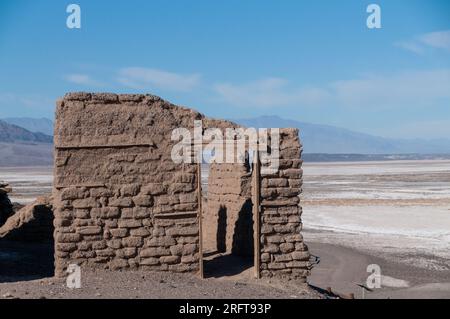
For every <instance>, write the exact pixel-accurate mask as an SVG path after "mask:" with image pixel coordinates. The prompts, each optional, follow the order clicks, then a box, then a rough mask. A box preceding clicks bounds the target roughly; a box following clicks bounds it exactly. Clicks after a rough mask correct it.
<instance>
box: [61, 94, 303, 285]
mask: <svg viewBox="0 0 450 319" xmlns="http://www.w3.org/2000/svg"><path fill="white" fill-rule="evenodd" d="M195 120H203V121H204V122H203V124H204V126H205V128H208V127H211V128H219V129H224V128H226V127H236V125H235V124H234V123H231V122H227V121H220V120H213V119H208V118H205V117H204V116H203V115H202V114H200V113H198V112H196V111H194V110H191V109H186V108H182V107H178V106H175V105H173V104H170V103H169V102H167V101H164V100H162V99H160V98H159V97H156V96H153V95H116V94H105V93H103V94H89V93H70V94H67V95H66V96H65V97H64V98H63V99H62V100H61V101H59V102H58V103H57V110H56V123H55V134H54V135H55V172H54V191H53V197H54V203H53V205H54V214H55V220H54V225H55V234H54V235H55V273H56V275H63V274H64V272H65V269H66V268H67V266H68V265H69V264H71V263H77V264H80V265H82V266H88V267H102V268H109V269H127V268H130V269H136V268H142V269H149V270H158V271H177V272H197V271H198V270H199V269H201V267H200V261H201V254H202V252H201V251H200V213H199V208H200V207H199V205H198V203H199V202H200V198H199V196H200V189H199V183H198V177H199V175H200V172H199V171H198V170H199V165H197V164H194V163H193V164H185V163H183V164H176V163H174V162H173V160H172V158H171V151H172V148H173V146H174V145H175V143H178V141H171V135H172V131H173V130H174V129H176V128H180V127H182V128H187V129H188V130H191V131H193V125H194V121H195ZM281 132H282V134H281V137H280V141H281V150H280V154H281V160H280V168H281V169H280V171H279V172H277V173H275V174H271V175H263V176H261V181H260V189H255V188H254V186H252V185H253V184H252V182H251V179H252V175H251V173H250V172H249V167H248V164H247V165H241V164H217V165H216V164H212V165H211V171H210V174H211V175H210V182H209V191H208V197H209V198H208V204H207V212H206V216H205V220H207V219H208V218H212V220H215V221H216V222H217V223H218V222H219V220H220V217H221V216H220V214H223V210H222V213H221V209H223V208H225V209H226V214H225V221H226V222H225V229H226V233H227V234H229V235H226V236H225V238H224V239H223V240H222V241H221V240H220V239H219V237H218V234H217V233H216V234H212V233H210V232H209V231H210V229H209V228H205V227H203V235H204V240H203V244H204V245H205V246H206V247H208V245H210V247H211V246H212V247H215V248H217V247H218V246H219V247H218V248H221V249H222V250H223V249H225V251H229V250H230V249H231V250H233V247H235V251H234V252H235V253H237V254H247V253H248V252H249V251H251V250H252V249H253V247H251V242H252V241H251V240H248V239H249V238H248V237H250V236H253V234H251V233H252V232H253V231H254V230H255V228H254V227H253V226H255V223H254V222H255V216H254V215H252V216H251V217H252V218H249V214H251V213H252V205H253V201H252V200H253V199H255V196H256V194H260V195H259V197H260V198H258V201H259V200H260V201H261V203H260V207H259V208H258V211H259V217H260V218H259V220H258V223H257V224H259V227H260V228H258V229H256V231H257V232H256V233H258V234H260V235H261V237H260V243H261V244H260V250H259V251H257V252H256V253H257V254H258V255H257V257H258V258H257V259H258V260H259V261H260V269H259V271H260V274H261V276H263V277H274V276H275V277H288V278H295V279H302V280H304V279H305V277H306V276H307V275H308V273H309V272H308V267H309V263H308V260H309V253H308V251H307V247H306V246H305V245H304V243H303V239H302V237H301V234H300V230H301V221H300V214H301V208H300V207H299V197H298V196H299V194H300V191H301V160H300V155H301V145H300V142H299V139H298V131H297V130H291V129H286V130H282V131H281ZM192 155H195V154H192ZM252 187H253V189H252ZM242 214H243V215H244V216H245V218H244V219H242V220H246V221H247V222H245V223H240V222H239V221H240V216H241V215H242ZM222 218H223V217H222ZM248 221H251V222H248ZM252 222H253V223H252ZM251 227H253V230H252V228H251ZM212 229H214V228H212ZM231 229H233V230H231ZM211 236H212V237H211ZM214 237H215V240H214ZM208 238H209V239H208ZM211 238H212V239H211ZM210 239H211V241H210ZM218 239H219V240H218ZM244 242H245V243H249V242H250V244H249V245H247V246H246V245H245V244H243V243H244ZM257 243H258V241H257ZM220 245H222V246H220ZM221 249H219V250H221Z"/></svg>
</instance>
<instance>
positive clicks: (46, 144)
mask: <svg viewBox="0 0 450 319" xmlns="http://www.w3.org/2000/svg"><path fill="white" fill-rule="evenodd" d="M52 143H53V137H52V136H49V135H46V134H44V133H41V132H30V131H29V130H26V129H24V128H22V127H20V126H17V125H14V124H10V123H7V122H5V121H2V120H0V166H42V165H52V162H53V155H52V154H53V144H52Z"/></svg>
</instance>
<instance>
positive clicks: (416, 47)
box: [395, 41, 425, 54]
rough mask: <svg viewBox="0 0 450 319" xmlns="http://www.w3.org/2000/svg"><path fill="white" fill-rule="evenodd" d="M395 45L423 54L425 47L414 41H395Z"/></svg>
mask: <svg viewBox="0 0 450 319" xmlns="http://www.w3.org/2000/svg"><path fill="white" fill-rule="evenodd" d="M395 45H396V46H397V47H399V48H402V49H405V50H407V51H411V52H413V53H416V54H423V53H424V52H425V47H424V46H422V45H420V44H419V43H418V42H416V41H401V42H396V43H395Z"/></svg>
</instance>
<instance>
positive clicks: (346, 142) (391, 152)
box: [0, 116, 450, 166]
mask: <svg viewBox="0 0 450 319" xmlns="http://www.w3.org/2000/svg"><path fill="white" fill-rule="evenodd" d="M233 121H234V122H237V123H239V124H241V125H244V126H247V127H257V128H259V127H262V128H270V127H295V128H299V130H300V137H301V140H302V143H303V148H304V159H305V160H306V161H364V160H399V159H409V160H413V159H450V155H449V154H450V139H432V140H425V139H390V138H383V137H377V136H373V135H369V134H364V133H359V132H354V131H351V130H347V129H343V128H339V127H334V126H329V125H319V124H311V123H305V122H298V121H295V120H287V119H282V118H280V117H278V116H261V117H256V118H249V119H238V120H233ZM52 134H53V122H52V121H51V120H49V119H46V118H41V119H34V118H7V119H3V120H0V149H1V152H0V166H33V165H52V161H53V155H52V154H53V145H52V143H53V137H52V136H51V135H52Z"/></svg>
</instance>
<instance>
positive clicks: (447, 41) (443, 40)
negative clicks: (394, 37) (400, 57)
mask: <svg viewBox="0 0 450 319" xmlns="http://www.w3.org/2000/svg"><path fill="white" fill-rule="evenodd" d="M395 45H396V46H398V47H401V48H403V49H405V50H408V51H411V52H414V53H417V54H422V53H424V52H425V51H426V50H427V49H430V48H432V49H440V50H445V51H448V52H450V30H444V31H437V32H429V33H425V34H421V35H419V36H416V37H414V38H413V39H410V40H407V41H400V42H397V43H395Z"/></svg>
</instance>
